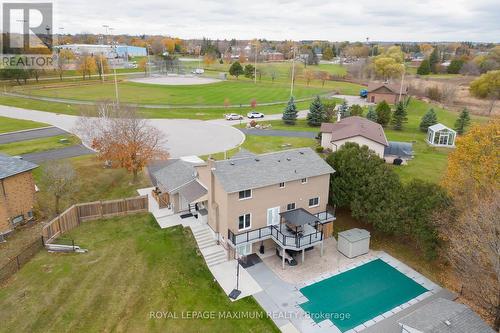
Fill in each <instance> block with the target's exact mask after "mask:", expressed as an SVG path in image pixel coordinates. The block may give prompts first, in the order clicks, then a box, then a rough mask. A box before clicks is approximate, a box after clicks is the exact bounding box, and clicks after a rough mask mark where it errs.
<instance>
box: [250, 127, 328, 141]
mask: <svg viewBox="0 0 500 333" xmlns="http://www.w3.org/2000/svg"><path fill="white" fill-rule="evenodd" d="M240 131H242V132H243V133H245V134H248V135H256V136H286V137H290V138H310V139H314V138H316V136H317V135H318V133H316V132H306V131H281V130H273V129H267V130H263V129H255V128H242V129H240ZM318 131H319V128H318Z"/></svg>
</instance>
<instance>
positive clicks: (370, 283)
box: [300, 259, 428, 332]
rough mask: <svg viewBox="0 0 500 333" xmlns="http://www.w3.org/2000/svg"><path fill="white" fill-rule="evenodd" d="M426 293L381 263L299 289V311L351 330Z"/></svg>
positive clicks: (316, 320)
mask: <svg viewBox="0 0 500 333" xmlns="http://www.w3.org/2000/svg"><path fill="white" fill-rule="evenodd" d="M426 291H428V290H427V289H426V288H424V287H423V286H421V285H420V284H418V283H417V282H415V281H414V280H413V279H411V278H409V277H407V276H406V275H404V274H403V273H401V272H400V271H398V270H397V269H395V268H394V267H392V266H391V265H389V264H387V263H386V262H384V261H383V260H381V259H376V260H373V261H370V262H368V263H366V264H364V265H361V266H359V267H356V268H353V269H351V270H348V271H346V272H343V273H340V274H337V275H334V276H332V277H330V278H327V279H325V280H322V281H320V282H317V283H314V284H312V285H309V286H307V287H304V288H302V289H300V292H301V293H302V294H303V295H304V296H305V297H306V298H307V299H308V301H307V302H305V303H302V304H300V307H301V308H302V309H303V310H304V311H305V312H306V313H308V314H309V315H310V316H311V318H312V319H313V320H314V321H315V322H316V323H319V322H321V321H323V320H326V319H330V320H331V321H332V322H333V324H335V326H337V328H338V329H340V330H341V331H342V332H345V331H347V330H350V329H351V328H354V327H356V326H358V325H360V324H362V323H364V322H366V321H368V320H370V319H373V318H375V317H377V316H379V315H381V314H383V313H385V312H387V311H389V310H391V309H393V308H395V307H397V306H399V305H401V304H403V303H406V302H408V301H409V300H411V299H413V298H415V297H417V296H419V295H421V294H423V293H425V292H426Z"/></svg>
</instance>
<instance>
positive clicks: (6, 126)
mask: <svg viewBox="0 0 500 333" xmlns="http://www.w3.org/2000/svg"><path fill="white" fill-rule="evenodd" d="M47 126H49V125H48V124H44V123H38V122H36V121H30V120H20V119H14V118H7V117H0V134H1V133H8V132H14V131H22V130H27V129H32V128H40V127H47Z"/></svg>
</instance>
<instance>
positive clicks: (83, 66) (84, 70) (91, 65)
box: [78, 54, 97, 80]
mask: <svg viewBox="0 0 500 333" xmlns="http://www.w3.org/2000/svg"><path fill="white" fill-rule="evenodd" d="M96 71H97V65H96V63H95V60H94V59H93V57H91V56H89V55H85V54H84V55H81V56H80V58H79V59H78V72H79V73H80V74H82V77H83V79H84V80H85V76H86V75H87V76H88V78H90V75H92V74H94V73H95V72H96Z"/></svg>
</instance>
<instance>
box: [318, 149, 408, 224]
mask: <svg viewBox="0 0 500 333" xmlns="http://www.w3.org/2000/svg"><path fill="white" fill-rule="evenodd" d="M326 161H327V163H328V164H330V165H331V166H332V167H333V168H334V169H335V173H334V174H333V175H332V176H331V178H330V193H332V195H330V203H331V204H332V205H333V206H336V207H338V208H349V209H350V210H351V212H352V216H353V217H355V218H358V219H361V220H362V221H364V222H367V223H370V224H372V225H373V226H374V227H375V228H377V229H379V230H382V231H385V232H395V231H396V230H397V229H398V224H399V216H398V212H399V207H398V202H397V200H398V195H399V193H400V192H401V185H400V183H399V179H398V176H397V175H396V174H395V173H394V172H393V171H392V170H391V169H390V167H389V166H388V165H386V164H385V162H384V161H383V160H382V159H381V158H380V157H378V155H377V154H376V153H375V152H374V151H372V150H370V149H369V148H368V147H367V146H362V147H360V146H359V145H358V144H357V143H353V142H347V143H345V144H344V145H342V147H340V148H339V149H338V150H337V151H336V152H334V153H332V154H331V155H330V156H328V158H327V160H326Z"/></svg>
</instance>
